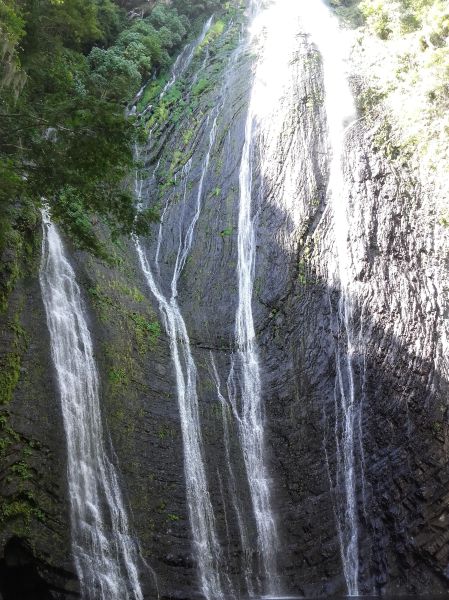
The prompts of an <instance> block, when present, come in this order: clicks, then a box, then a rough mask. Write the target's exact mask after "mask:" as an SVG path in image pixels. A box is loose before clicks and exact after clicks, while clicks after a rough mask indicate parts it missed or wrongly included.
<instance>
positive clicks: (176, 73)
mask: <svg viewBox="0 0 449 600" xmlns="http://www.w3.org/2000/svg"><path fill="white" fill-rule="evenodd" d="M213 20H214V15H212V16H211V17H210V19H209V20H208V21H206V23H205V24H204V26H203V29H202V31H201V33H200V35H199V37H198V38H197V39H196V40H195V41H194V42H192V43H191V44H188V45H187V46H185V48H184V50H183V51H182V52H181V53H180V54H179V55H178V57H177V59H176V60H175V62H174V64H173V67H172V70H171V73H170V79H169V80H168V81H167V83H166V84H165V87H164V89H163V90H162V92H161V95H160V98H162V97H163V96H164V95H165V94H166V93H167V92H168V91H169V90H170V88H172V87H173V86H174V85H175V83H176V82H177V81H178V79H179V78H180V77H181V76H182V75H183V74H184V73H185V72H186V71H187V69H188V68H189V66H190V64H191V62H192V60H193V57H194V56H195V53H196V51H197V50H198V48H199V47H200V46H201V44H202V43H203V42H204V39H205V37H206V35H207V33H208V31H209V29H210V28H211V25H212V22H213Z"/></svg>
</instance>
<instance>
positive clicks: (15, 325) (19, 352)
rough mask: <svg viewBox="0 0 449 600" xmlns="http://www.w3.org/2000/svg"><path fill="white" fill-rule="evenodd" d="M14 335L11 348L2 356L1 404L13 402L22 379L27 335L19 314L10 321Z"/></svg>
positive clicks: (0, 378)
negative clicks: (21, 368)
mask: <svg viewBox="0 0 449 600" xmlns="http://www.w3.org/2000/svg"><path fill="white" fill-rule="evenodd" d="M8 329H9V332H10V334H11V336H12V342H11V346H10V347H11V350H10V351H9V352H7V353H6V354H5V355H4V356H2V357H1V358H0V406H2V405H3V406H4V405H6V404H8V403H9V402H11V400H12V397H13V394H14V390H15V389H16V387H17V384H18V383H19V379H20V367H21V364H22V356H23V354H24V352H25V350H26V347H27V336H26V333H25V330H24V329H23V327H22V326H21V324H20V321H19V316H18V314H16V315H15V316H14V319H13V320H12V321H10V322H9V323H8Z"/></svg>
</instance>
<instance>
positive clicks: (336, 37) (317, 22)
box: [300, 0, 363, 596]
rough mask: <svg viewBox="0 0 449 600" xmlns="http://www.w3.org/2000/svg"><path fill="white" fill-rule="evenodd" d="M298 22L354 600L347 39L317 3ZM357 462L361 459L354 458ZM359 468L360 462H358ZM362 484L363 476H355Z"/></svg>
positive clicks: (346, 567)
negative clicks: (325, 220) (305, 39)
mask: <svg viewBox="0 0 449 600" xmlns="http://www.w3.org/2000/svg"><path fill="white" fill-rule="evenodd" d="M300 4H301V6H302V8H303V11H302V15H301V19H302V22H303V24H304V30H305V31H306V32H307V33H309V34H310V36H311V41H312V42H313V43H315V44H316V46H317V48H318V50H319V52H320V54H321V57H322V61H323V74H324V90H325V109H326V117H327V126H328V136H329V150H330V153H331V162H330V172H329V183H328V190H327V194H328V198H329V200H330V207H331V211H332V219H333V231H334V238H335V249H336V256H335V262H334V263H331V264H330V268H329V277H328V278H329V281H328V284H329V287H330V288H337V289H338V288H339V289H340V290H341V294H340V301H339V307H338V316H337V319H338V330H339V335H340V336H341V337H343V339H345V341H346V343H345V346H346V347H345V348H343V349H342V348H341V347H338V348H337V350H336V372H337V381H336V386H335V402H336V427H335V437H336V446H337V485H339V486H341V487H342V488H343V490H341V492H343V493H342V496H343V501H342V502H339V501H337V511H336V512H337V521H338V522H337V525H338V528H339V537H340V547H341V555H342V562H343V571H344V576H345V580H346V585H347V589H348V594H349V595H350V596H358V595H359V531H358V529H359V527H358V516H357V453H358V452H359V451H360V444H361V433H360V431H361V408H362V398H361V397H359V395H357V394H356V385H355V371H354V357H355V355H356V348H357V344H358V335H357V333H356V332H355V331H354V327H353V306H352V298H353V297H354V296H355V290H356V282H355V281H354V277H353V273H352V268H351V265H352V259H351V248H350V243H349V239H350V236H349V234H350V220H349V207H348V192H347V190H346V186H345V177H344V170H343V160H344V157H345V135H346V132H347V129H348V127H349V126H350V124H351V123H353V122H354V120H355V117H356V109H355V105H354V99H353V96H352V93H351V90H350V87H349V82H348V75H347V66H346V61H347V57H348V53H349V42H350V38H349V34H348V32H344V31H342V30H340V29H339V26H338V22H337V19H336V18H335V17H334V16H333V15H331V13H330V11H329V8H328V6H326V5H325V4H324V2H322V0H315V1H314V2H310V1H309V0H301V1H300ZM360 458H362V457H360ZM360 462H361V463H363V461H362V460H361V461H360ZM361 477H362V479H363V473H361Z"/></svg>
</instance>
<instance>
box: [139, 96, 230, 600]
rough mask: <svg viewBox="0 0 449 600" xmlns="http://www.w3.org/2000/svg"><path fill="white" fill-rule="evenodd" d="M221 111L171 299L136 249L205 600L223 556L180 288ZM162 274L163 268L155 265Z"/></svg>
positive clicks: (214, 593) (216, 589)
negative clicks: (154, 319)
mask: <svg viewBox="0 0 449 600" xmlns="http://www.w3.org/2000/svg"><path fill="white" fill-rule="evenodd" d="M220 108H221V107H216V108H215V109H214V110H213V112H212V114H211V115H210V116H209V117H208V120H207V123H209V120H210V119H212V125H211V127H210V130H209V146H208V151H207V153H206V156H205V158H204V160H203V163H202V166H201V177H200V181H199V184H198V191H197V195H196V206H195V213H194V215H193V218H192V220H191V221H190V223H189V226H188V228H187V231H186V233H185V235H182V223H180V238H179V245H178V251H177V255H176V261H175V266H174V269H173V274H172V279H171V286H170V290H171V293H170V295H167V296H165V295H164V293H163V292H162V290H161V287H160V285H158V284H157V283H156V280H155V277H154V274H153V270H152V267H151V265H150V261H149V260H148V257H147V255H146V253H145V251H144V249H143V247H142V245H141V242H140V240H139V239H137V238H135V240H134V241H135V246H136V250H137V254H138V257H139V261H140V265H141V268H142V271H143V273H144V275H145V278H146V281H147V284H148V287H149V288H150V290H151V292H152V294H153V295H154V296H155V298H156V300H157V302H158V304H159V309H160V311H161V314H162V316H163V321H164V326H165V330H166V332H167V334H168V337H169V340H170V350H171V356H172V361H173V365H174V367H175V375H176V388H177V393H178V405H179V412H180V418H181V430H182V439H183V450H184V473H185V480H186V490H187V504H188V509H189V517H190V525H191V528H192V534H193V540H194V545H195V554H196V559H197V563H198V569H199V575H200V582H201V590H202V593H203V595H204V597H205V598H206V600H222V599H224V597H225V594H224V592H223V586H222V581H221V576H220V575H221V574H220V564H221V550H220V545H219V542H218V539H217V535H216V531H215V517H214V512H213V508H212V504H211V500H210V496H209V488H208V483H207V476H206V469H205V464H204V456H203V441H202V434H201V424H200V418H199V409H198V393H197V370H196V365H195V362H194V359H193V356H192V352H191V347H190V339H189V336H188V333H187V328H186V325H185V322H184V319H183V317H182V314H181V311H180V308H179V305H178V301H177V296H178V289H177V287H178V282H179V278H180V276H181V273H182V271H183V268H184V266H185V262H186V260H187V257H188V255H189V252H190V249H191V246H192V242H193V234H194V230H195V226H196V223H197V221H198V218H199V216H200V213H201V205H202V199H203V189H204V181H205V177H206V174H207V172H208V169H209V163H210V157H211V152H212V148H213V146H214V144H215V139H216V133H217V121H218V117H219V114H220ZM190 168H191V161H189V162H188V163H187V164H186V165H185V166H184V169H183V177H184V201H185V198H186V192H187V184H188V175H189V173H190ZM136 192H137V202H138V205H139V206H142V198H141V196H140V197H139V194H141V193H142V186H141V184H140V183H139V182H138V181H137V180H136ZM161 241H162V224H161V226H160V228H159V234H158V246H157V257H159V251H160V246H161ZM155 266H156V271H157V272H159V264H156V265H155Z"/></svg>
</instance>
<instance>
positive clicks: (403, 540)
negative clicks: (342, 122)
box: [0, 36, 449, 600]
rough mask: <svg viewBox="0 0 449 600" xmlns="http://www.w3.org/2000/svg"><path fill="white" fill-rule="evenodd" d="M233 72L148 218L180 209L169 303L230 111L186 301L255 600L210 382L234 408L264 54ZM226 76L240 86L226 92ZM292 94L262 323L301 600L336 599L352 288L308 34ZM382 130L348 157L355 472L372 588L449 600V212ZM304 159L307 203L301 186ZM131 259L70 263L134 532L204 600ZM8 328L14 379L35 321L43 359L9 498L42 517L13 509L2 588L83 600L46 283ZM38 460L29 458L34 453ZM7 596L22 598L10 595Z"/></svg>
mask: <svg viewBox="0 0 449 600" xmlns="http://www.w3.org/2000/svg"><path fill="white" fill-rule="evenodd" d="M217 53H218V58H217ZM217 53H215V54H214V53H212V54H211V56H210V57H209V59H208V61H206V67H205V68H206V73H208V75H207V76H208V77H209V76H210V77H211V80H212V82H213V85H211V87H210V89H209V90H208V91H206V92H205V93H204V94H203V95H201V96H200V98H199V99H197V101H196V104H195V107H194V109H193V113H192V114H189V115H188V114H187V113H186V114H183V115H182V117H181V119H180V121H179V122H178V123H177V124H176V127H167V128H166V129H163V128H162V129H160V130H159V131H156V132H155V139H153V142H152V144H151V146H150V147H149V148H148V149H147V152H146V153H145V157H144V160H145V166H144V170H145V172H146V174H147V180H146V184H145V195H146V197H147V198H148V201H149V202H153V203H160V205H161V206H162V208H164V207H165V206H167V209H166V211H165V213H164V216H163V221H162V244H161V249H160V258H159V268H160V281H161V284H162V286H163V288H164V290H165V292H168V290H169V289H170V283H171V276H172V273H173V268H174V261H175V259H176V252H177V248H178V242H179V232H180V231H185V228H186V227H187V226H188V223H189V222H190V221H191V218H192V215H193V213H194V210H195V206H196V201H197V192H198V183H199V179H200V177H201V172H200V168H201V164H202V161H203V158H204V154H205V152H206V149H207V146H208V142H209V134H210V126H211V122H210V117H209V116H210V113H211V109H212V108H213V107H215V106H221V103H222V104H223V107H222V109H221V111H220V116H219V118H218V125H217V127H218V133H217V142H216V144H215V146H214V148H213V152H212V156H211V163H210V168H209V171H208V173H207V176H206V179H205V185H204V192H203V195H202V198H201V205H202V206H201V214H200V217H199V220H198V223H197V224H196V227H195V234H194V240H193V245H192V250H191V252H190V255H189V258H188V260H187V262H186V266H185V269H184V271H183V273H182V276H181V280H180V282H179V286H178V287H179V290H178V298H177V300H178V303H179V306H180V307H181V310H182V313H183V316H184V319H185V321H186V325H187V329H188V332H189V336H190V340H191V344H192V349H193V355H194V358H195V361H196V365H197V369H198V382H197V383H198V393H199V400H200V412H201V425H202V436H203V442H204V457H205V462H206V467H207V475H208V481H209V491H210V495H211V501H212V504H213V507H214V510H215V518H216V527H217V532H218V536H219V539H220V543H221V546H222V555H223V556H222V560H223V573H224V575H226V576H227V577H228V578H229V580H231V581H232V583H233V587H234V590H235V592H236V596H237V597H238V598H242V597H244V596H245V595H246V591H245V582H244V578H243V573H242V564H243V562H244V559H245V557H244V556H243V553H242V545H241V528H240V527H239V522H238V514H239V513H241V514H243V515H245V522H246V527H247V535H248V539H249V540H250V546H251V548H252V549H253V554H252V555H251V556H250V557H249V559H248V557H247V559H248V560H249V561H250V562H251V563H253V566H254V571H255V573H257V570H258V565H257V540H256V531H255V523H254V519H253V517H252V507H251V502H250V497H249V492H248V489H247V488H248V483H247V478H246V474H245V467H244V461H243V457H242V454H241V449H240V447H239V444H238V439H237V429H236V423H235V420H234V419H233V417H232V414H227V413H226V411H225V412H223V410H222V406H221V405H220V402H219V400H218V394H217V387H216V382H215V380H214V377H213V372H212V368H211V366H212V357H213V358H214V360H215V363H216V365H217V370H218V374H219V378H220V384H221V392H222V393H223V395H224V396H225V397H226V396H227V388H226V382H227V379H228V375H229V370H230V365H231V357H232V351H233V350H234V325H235V310H236V303H237V297H236V294H237V278H236V265H237V247H236V244H237V215H238V201H239V180H238V177H239V165H240V157H241V149H242V146H243V141H244V140H243V135H244V124H245V119H246V110H247V105H248V97H249V91H250V83H251V56H250V55H249V53H246V52H245V51H243V52H241V53H240V54H237V55H236V54H235V51H234V50H233V49H232V47H231V46H230V47H226V46H225V44H224V47H223V48H221V49H219V50H218V51H217ZM202 58H203V57H201V59H202ZM217 61H218V62H217ZM202 64H204V63H203V62H202V60H200V59H198V60H197V61H196V62H194V63H193V65H192V69H191V70H190V71H189V73H188V74H187V76H186V88H185V89H186V90H188V89H189V87H192V85H191V84H192V80H193V79H194V78H195V76H196V75H195V69H198V68H199V66H200V65H202ZM217 65H218V66H217ZM214 72H219V73H221V74H223V73H224V75H220V78H219V79H220V80H219V81H215V80H213V78H212V73H214ZM290 92H291V94H290V95H289V96H288V98H286V99H285V105H284V106H283V107H282V108H283V109H284V110H285V115H286V118H285V120H284V123H283V126H282V128H281V129H280V130H279V131H278V132H277V133H276V136H275V138H274V140H272V142H273V143H275V144H277V145H278V148H279V156H280V159H279V163H278V164H276V165H270V169H269V174H270V176H269V177H265V178H262V176H261V174H260V172H258V175H257V178H258V181H257V184H258V189H259V192H260V193H259V194H257V198H255V201H254V212H255V216H256V223H257V245H258V248H257V263H256V273H255V286H254V302H253V305H254V315H255V321H256V328H257V333H258V339H259V344H260V362H261V367H262V374H263V399H264V405H265V411H266V443H267V462H268V465H269V471H270V473H271V476H272V490H273V505H274V507H275V512H276V517H277V523H278V528H279V537H280V547H281V552H280V553H279V570H280V572H281V573H282V579H283V589H284V591H285V592H286V593H290V594H298V593H299V594H306V595H313V596H332V595H334V594H339V593H343V592H344V589H345V587H344V586H345V584H344V578H343V574H342V565H341V558H340V546H339V538H338V528H337V525H336V514H337V512H338V511H337V508H336V507H337V505H338V500H339V498H340V494H341V491H340V490H339V489H338V485H336V475H335V474H336V439H337V440H338V432H337V438H336V434H335V431H336V428H335V419H336V412H335V411H336V405H335V398H334V388H335V378H336V369H335V352H336V349H337V348H338V347H339V344H340V345H341V344H343V343H344V340H342V339H338V337H337V332H336V327H335V315H336V313H337V311H338V300H339V297H340V296H339V295H340V290H339V289H330V288H329V285H328V284H327V271H328V268H329V263H330V261H331V260H332V256H333V255H334V252H335V248H334V245H333V235H332V223H331V219H330V216H329V210H330V209H329V206H328V205H327V203H326V186H327V178H328V162H327V159H326V153H327V148H326V141H325V140H326V138H325V131H326V122H325V115H324V109H323V103H322V94H323V90H322V82H321V67H320V61H319V59H318V57H317V53H316V51H315V50H314V49H313V47H312V46H311V45H310V42H309V41H308V39H307V37H305V36H298V53H297V56H296V60H295V62H294V64H293V66H292V73H291V87H290ZM186 93H190V92H186ZM208 117H209V119H208ZM187 132H188V135H186V134H187ZM376 132H377V130H376V126H370V128H368V127H367V126H365V124H364V123H363V121H362V122H360V123H359V124H358V125H357V126H356V127H355V128H354V130H353V131H352V132H351V134H350V136H349V137H348V140H347V148H348V151H347V155H346V157H345V171H346V179H347V182H348V194H349V196H350V202H351V208H352V210H351V222H350V225H351V227H350V245H351V250H352V268H353V271H354V273H356V281H357V291H356V294H355V297H354V298H353V302H354V315H355V317H354V330H355V332H356V335H357V339H358V340H359V342H360V343H358V344H357V354H356V356H355V357H354V364H355V365H356V367H355V371H356V384H357V394H358V396H359V397H361V398H363V403H362V405H363V410H362V413H361V414H362V417H361V424H360V448H359V452H358V454H357V456H358V458H357V468H358V472H359V473H363V478H362V477H360V480H359V489H358V490H357V492H358V493H357V498H358V515H359V521H360V535H361V559H362V560H361V572H360V581H361V590H362V592H363V593H366V594H368V593H374V592H375V593H377V592H382V593H388V594H392V595H394V594H399V593H401V594H406V593H409V594H412V595H413V594H429V593H440V592H441V593H442V592H445V591H446V590H447V588H448V578H449V571H448V569H449V567H448V565H449V543H448V542H449V533H448V532H449V527H448V521H449V514H448V508H447V506H448V485H447V484H448V481H449V468H448V460H447V456H448V446H447V445H448V435H447V433H448V429H447V396H448V383H447V352H446V350H447V345H446V339H447V337H446V336H447V331H446V329H445V327H447V300H446V294H445V291H446V288H447V266H448V265H447V256H448V255H447V241H446V236H445V235H444V231H442V229H441V226H440V225H439V224H438V222H437V216H436V215H435V214H434V211H433V208H432V207H433V194H434V193H437V192H436V191H435V192H434V190H433V187H432V182H431V181H428V180H426V178H425V177H423V176H422V174H420V173H419V172H418V170H417V169H416V168H415V167H414V165H413V164H412V163H408V164H404V165H402V167H401V170H400V172H399V171H398V165H397V164H395V163H392V162H391V161H389V160H388V159H387V158H386V157H385V156H384V154H383V152H382V149H381V148H379V145H378V137H377V136H376ZM191 156H192V157H193V158H192V163H191V168H190V170H189V171H188V173H187V175H186V170H185V165H186V163H187V161H188V159H189V158H190V157H191ZM294 159H296V163H295V164H294V168H293V170H292V171H291V172H290V173H289V178H290V179H289V181H290V182H292V186H291V189H290V190H288V189H287V188H286V187H285V186H284V184H285V169H284V168H285V165H286V164H288V165H290V166H291V161H293V160H294ZM157 165H158V167H157V168H156V166H157ZM157 236H158V227H157V226H155V228H154V233H153V237H152V239H150V240H147V241H146V242H145V244H146V246H147V249H148V252H149V254H150V255H151V254H152V255H154V254H155V252H156V246H157V239H158V238H157ZM114 252H115V253H116V256H117V257H118V259H119V260H118V265H119V266H118V267H117V268H115V269H113V268H110V267H106V266H104V265H101V264H99V263H98V262H97V261H95V260H93V259H91V258H88V257H86V256H85V255H83V254H80V253H76V252H72V256H73V263H74V267H75V268H76V272H77V276H78V280H79V283H80V284H81V285H82V288H83V291H84V299H85V303H86V307H87V309H88V312H89V316H90V326H91V330H92V335H93V339H94V342H95V351H96V358H97V362H98V366H99V369H100V373H101V381H102V403H103V417H104V421H105V424H106V425H107V427H108V430H109V431H110V435H111V441H112V446H113V447H114V451H115V454H114V461H115V462H116V464H117V467H118V468H119V470H120V473H121V476H122V481H123V488H124V492H125V496H126V498H127V502H128V503H129V506H130V515H131V516H130V519H131V522H132V524H133V528H134V531H135V533H136V536H137V538H138V539H139V542H140V545H141V551H142V555H143V556H144V558H145V559H146V561H147V562H148V563H149V565H151V567H152V568H153V569H154V571H155V573H156V574H157V578H158V586H159V591H160V596H161V598H163V599H165V600H169V599H170V600H171V599H175V598H176V599H177V600H196V599H197V598H200V597H201V595H200V592H199V583H198V581H197V575H196V565H195V559H194V552H193V548H192V544H191V539H192V535H191V532H190V527H189V523H188V511H187V506H186V493H185V484H184V466H183V452H182V441H181V429H180V419H179V411H178V404H177V394H176V388H175V378H174V373H173V368H172V364H171V359H170V348H169V343H168V340H167V337H166V334H165V331H164V327H163V323H162V322H161V318H160V315H159V313H158V307H157V303H156V302H155V301H154V298H152V297H151V295H150V294H149V291H148V288H147V287H146V285H145V281H144V278H143V275H142V274H141V272H140V268H139V264H138V261H137V257H136V255H135V252H134V248H133V245H132V244H130V243H127V242H122V243H120V244H119V245H117V246H116V247H115V248H114ZM9 310H10V312H9V313H8V314H7V315H6V316H2V325H4V326H3V328H2V333H1V336H2V347H4V348H5V349H6V352H5V354H4V355H2V357H3V358H4V361H5V360H6V354H7V353H10V352H13V351H14V352H15V350H14V348H15V346H14V344H16V341H15V340H16V335H17V331H15V330H14V327H12V328H11V326H10V325H11V323H13V322H15V319H16V317H15V315H16V314H17V315H18V317H17V318H18V319H19V321H18V322H19V323H20V326H21V327H22V328H23V329H24V331H25V332H26V343H24V345H23V348H22V346H20V348H21V350H20V354H21V362H20V377H19V379H18V384H17V387H16V388H15V390H14V393H13V397H12V398H11V401H10V402H9V403H8V405H7V406H6V405H4V406H2V415H3V414H5V415H6V416H7V418H8V427H10V428H11V431H13V433H8V435H9V436H10V437H11V443H10V444H8V449H7V452H6V453H5V454H4V455H3V456H2V474H3V473H5V478H4V479H3V481H2V490H1V496H2V502H8V503H9V504H8V506H10V505H11V503H12V502H13V501H14V502H16V500H17V498H19V499H20V498H23V497H24V494H27V493H28V492H32V494H33V496H32V497H33V498H34V500H32V501H31V500H30V498H29V497H28V496H26V497H27V498H28V500H27V502H28V504H30V503H31V504H30V506H31V509H32V508H33V507H34V509H35V512H31V513H30V512H29V511H30V510H31V509H27V511H28V512H26V514H20V515H18V516H15V515H14V514H11V510H12V509H9V513H8V511H7V508H6V507H7V505H6V504H4V505H2V515H3V516H2V519H3V522H2V533H1V537H0V539H1V546H2V548H3V553H2V554H1V556H2V559H1V560H2V563H1V566H0V581H1V582H2V583H1V585H3V586H5V585H6V586H8V585H10V584H8V583H7V582H8V581H14V577H15V576H16V575H15V574H14V573H13V572H12V571H11V569H15V568H24V569H31V571H32V573H33V575H32V577H31V579H33V580H35V581H36V586H37V588H36V589H38V587H39V586H40V585H42V586H43V587H42V591H41V592H39V594H41V596H39V595H35V596H33V598H36V599H37V598H40V597H41V598H47V597H49V598H50V597H51V598H67V599H68V598H71V597H74V596H73V594H76V583H75V582H74V580H73V573H74V568H73V565H72V564H71V559H70V537H69V533H70V531H69V530H70V527H69V508H68V498H67V491H66V481H65V459H64V454H65V442H64V435H63V431H62V419H61V415H60V408H59V400H58V391H57V387H56V383H55V378H54V375H53V368H52V365H51V359H50V356H49V340H48V333H47V330H46V324H45V317H44V310H43V306H42V302H41V299H40V293H39V285H38V280H37V277H36V271H35V275H34V277H30V278H29V279H27V280H26V281H23V282H21V283H20V284H19V285H18V286H17V287H16V289H15V291H14V292H13V295H12V297H11V300H10V309H9ZM150 324H152V325H151V327H150V328H149V329H148V327H149V325H150ZM155 324H157V325H158V326H159V330H158V328H157V325H155ZM16 330H17V327H16ZM151 332H153V334H151ZM2 423H3V421H2ZM5 423H6V421H5ZM2 427H3V425H2ZM5 427H6V425H5ZM5 427H4V428H3V433H4V434H5V436H6V435H7V430H6V429H5ZM226 428H228V433H229V448H230V457H231V461H230V462H229V461H228V458H227V454H226V448H225V442H224V439H225V437H224V436H225V431H226ZM8 431H9V430H8ZM8 439H9V438H8ZM30 441H33V444H32V445H31V455H29V453H28V452H25V455H24V454H23V452H24V450H25V449H26V448H30V443H29V442H30ZM23 462H25V463H26V464H27V465H28V467H29V472H30V476H28V475H27V473H28V471H26V472H25V475H23V476H22V478H20V477H13V479H11V480H7V479H6V478H7V477H11V474H10V473H9V470H10V467H11V466H13V465H15V464H19V463H23ZM15 471H17V468H16V469H15ZM19 471H20V469H19ZM13 474H14V473H13ZM15 475H17V473H15ZM232 477H234V480H235V482H236V485H235V486H234V485H233V483H232ZM33 502H34V503H35V506H34V504H33ZM16 508H17V507H16ZM38 510H39V511H42V515H41V512H37V511H38ZM19 534H20V535H21V536H23V538H24V539H27V540H29V541H30V542H31V544H32V547H33V552H32V556H33V557H36V560H38V561H39V562H38V563H35V562H34V561H35V559H34V558H33V559H31V558H27V559H26V560H25V562H24V564H22V563H20V564H19V565H18V566H17V565H16V564H15V563H14V565H13V566H12V567H11V565H9V566H8V564H9V563H8V561H9V560H10V558H8V557H10V554H9V552H10V551H9V550H8V548H11V544H12V545H14V543H15V542H14V539H16V536H17V535H19ZM21 539H22V538H21ZM27 552H28V550H27ZM27 557H30V555H29V554H27ZM19 562H20V561H19ZM44 564H45V565H46V568H43V567H42V565H44ZM30 565H31V566H30ZM36 565H37V566H36ZM52 568H54V569H56V570H58V571H57V573H56V571H52V570H51V569H52ZM5 569H6V570H5ZM31 571H30V572H31ZM55 573H56V574H55ZM67 573H71V574H72V575H71V576H69V575H67ZM16 574H17V572H16ZM8 577H10V578H11V577H12V580H11V579H8ZM141 577H142V580H143V581H144V586H145V592H146V597H148V598H153V597H155V583H154V578H153V576H152V574H151V572H150V571H147V572H143V573H142V574H141ZM5 582H6V583H5ZM42 582H45V584H44V583H42ZM4 589H7V588H4ZM62 589H65V592H63V591H61V590H62ZM2 593H3V594H4V598H5V600H7V598H8V597H9V596H8V595H7V594H8V592H6V593H5V592H4V591H3V589H2ZM35 593H36V594H37V592H35ZM42 594H44V595H42ZM45 594H50V595H48V596H46V595H45ZM26 597H27V596H24V598H26Z"/></svg>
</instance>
